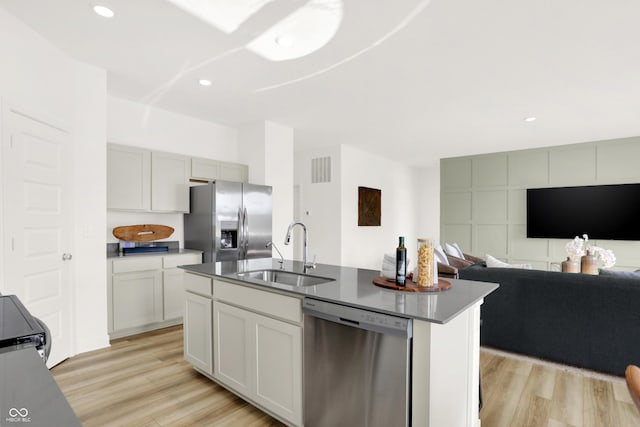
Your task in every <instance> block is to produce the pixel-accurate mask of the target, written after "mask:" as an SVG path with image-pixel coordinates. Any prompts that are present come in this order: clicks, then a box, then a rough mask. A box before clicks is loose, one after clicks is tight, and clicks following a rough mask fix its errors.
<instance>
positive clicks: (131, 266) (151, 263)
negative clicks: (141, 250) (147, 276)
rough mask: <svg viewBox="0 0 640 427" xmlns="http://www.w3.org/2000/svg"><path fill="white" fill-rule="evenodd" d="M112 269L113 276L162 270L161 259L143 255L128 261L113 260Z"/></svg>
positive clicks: (155, 256)
mask: <svg viewBox="0 0 640 427" xmlns="http://www.w3.org/2000/svg"><path fill="white" fill-rule="evenodd" d="M112 268H113V270H112V272H113V274H118V273H130V272H133V271H146V270H160V269H161V268H162V257H160V256H157V255H148V256H145V255H143V256H139V257H135V258H128V259H115V260H113V264H112Z"/></svg>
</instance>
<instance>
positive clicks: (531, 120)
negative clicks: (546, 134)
mask: <svg viewBox="0 0 640 427" xmlns="http://www.w3.org/2000/svg"><path fill="white" fill-rule="evenodd" d="M536 120H538V119H537V118H536V117H525V119H524V121H525V122H535V121H536Z"/></svg>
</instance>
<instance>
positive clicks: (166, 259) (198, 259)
mask: <svg viewBox="0 0 640 427" xmlns="http://www.w3.org/2000/svg"><path fill="white" fill-rule="evenodd" d="M189 264H202V254H179V255H166V256H163V257H162V268H176V267H177V266H179V265H189Z"/></svg>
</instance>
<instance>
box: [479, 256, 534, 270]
mask: <svg viewBox="0 0 640 427" xmlns="http://www.w3.org/2000/svg"><path fill="white" fill-rule="evenodd" d="M487 267H493V268H524V269H526V270H531V268H532V267H531V264H509V263H506V262H504V261H500V260H499V259H497V258H495V257H492V256H491V255H489V254H487Z"/></svg>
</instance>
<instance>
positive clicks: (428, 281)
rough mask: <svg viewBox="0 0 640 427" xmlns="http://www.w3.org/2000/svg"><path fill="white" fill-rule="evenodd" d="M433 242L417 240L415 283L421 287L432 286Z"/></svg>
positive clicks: (422, 239)
mask: <svg viewBox="0 0 640 427" xmlns="http://www.w3.org/2000/svg"><path fill="white" fill-rule="evenodd" d="M433 271H434V268H433V240H431V239H428V238H421V239H418V268H417V275H418V277H417V278H416V283H417V284H418V286H421V287H432V286H433V282H434V280H433Z"/></svg>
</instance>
